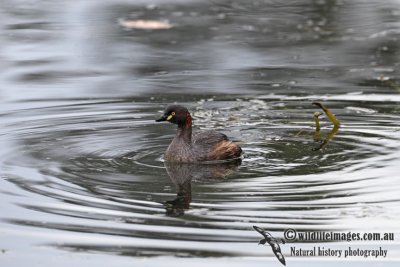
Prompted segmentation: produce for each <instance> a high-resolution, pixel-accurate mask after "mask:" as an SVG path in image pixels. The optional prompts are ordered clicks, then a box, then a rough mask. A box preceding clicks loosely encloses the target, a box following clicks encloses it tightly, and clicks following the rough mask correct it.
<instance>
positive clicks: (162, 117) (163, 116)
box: [156, 115, 167, 122]
mask: <svg viewBox="0 0 400 267" xmlns="http://www.w3.org/2000/svg"><path fill="white" fill-rule="evenodd" d="M166 120H167V116H166V115H162V116H161V118H159V119H157V120H156V122H160V121H166Z"/></svg>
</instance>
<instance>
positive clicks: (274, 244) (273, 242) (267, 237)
mask: <svg viewBox="0 0 400 267" xmlns="http://www.w3.org/2000/svg"><path fill="white" fill-rule="evenodd" d="M253 228H254V230H256V231H257V232H259V233H260V234H262V235H263V236H264V239H261V240H260V242H258V244H259V245H265V243H268V244H269V245H270V246H271V248H272V252H274V254H275V256H276V258H277V259H278V260H279V261H280V262H281V263H282V264H283V265H285V266H286V261H285V257H284V256H283V254H282V251H281V247H280V246H279V243H282V244H285V240H283V239H276V238H274V237H273V236H272V235H271V234H270V233H268V232H266V231H264V230H263V229H261V228H260V227H258V226H255V225H253Z"/></svg>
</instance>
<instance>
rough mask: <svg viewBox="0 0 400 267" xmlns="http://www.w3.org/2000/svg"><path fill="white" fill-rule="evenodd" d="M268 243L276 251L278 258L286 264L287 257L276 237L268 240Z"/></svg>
mask: <svg viewBox="0 0 400 267" xmlns="http://www.w3.org/2000/svg"><path fill="white" fill-rule="evenodd" d="M268 244H269V245H270V246H271V248H272V252H274V254H275V256H276V258H277V259H278V260H279V261H280V262H281V263H282V264H283V265H286V261H285V257H284V256H283V254H282V251H281V247H280V246H279V244H278V242H277V241H276V240H275V239H274V240H271V241H270V242H268Z"/></svg>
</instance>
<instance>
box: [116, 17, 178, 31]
mask: <svg viewBox="0 0 400 267" xmlns="http://www.w3.org/2000/svg"><path fill="white" fill-rule="evenodd" d="M118 22H119V24H120V25H121V26H123V27H125V28H128V29H142V30H168V29H171V28H172V27H173V25H172V24H170V23H169V22H168V21H161V20H124V19H120V20H119V21H118Z"/></svg>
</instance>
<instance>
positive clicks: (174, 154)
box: [156, 105, 242, 163]
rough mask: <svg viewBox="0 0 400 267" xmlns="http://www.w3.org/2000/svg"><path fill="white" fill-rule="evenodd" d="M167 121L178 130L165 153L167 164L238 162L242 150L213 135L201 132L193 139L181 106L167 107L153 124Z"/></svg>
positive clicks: (188, 114)
mask: <svg viewBox="0 0 400 267" xmlns="http://www.w3.org/2000/svg"><path fill="white" fill-rule="evenodd" d="M160 121H168V122H170V123H173V124H176V125H177V126H178V129H177V132H176V135H175V137H174V139H173V140H172V142H171V144H170V145H169V146H168V149H167V151H166V152H165V157H164V158H165V160H166V161H169V162H184V163H201V162H209V161H222V160H233V159H240V156H241V154H242V149H241V148H240V147H239V146H238V145H237V144H235V143H233V142H232V141H230V140H229V139H228V137H227V136H226V135H225V134H222V133H219V132H216V131H204V132H199V133H197V134H193V135H192V116H191V115H190V113H189V111H188V109H187V108H185V107H184V106H180V105H171V106H168V107H167V108H166V109H165V111H164V114H163V115H162V116H161V118H159V119H157V120H156V122H160Z"/></svg>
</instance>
